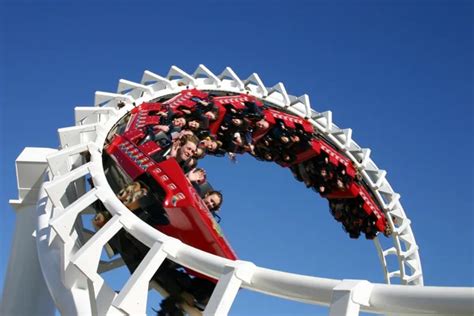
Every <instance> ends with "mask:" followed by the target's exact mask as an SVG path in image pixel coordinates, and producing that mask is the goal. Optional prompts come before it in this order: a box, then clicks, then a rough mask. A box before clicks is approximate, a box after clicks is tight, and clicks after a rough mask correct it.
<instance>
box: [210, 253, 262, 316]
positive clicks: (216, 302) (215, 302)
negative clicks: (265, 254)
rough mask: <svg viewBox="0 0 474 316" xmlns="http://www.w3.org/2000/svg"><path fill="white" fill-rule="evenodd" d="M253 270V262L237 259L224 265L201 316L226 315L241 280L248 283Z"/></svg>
mask: <svg viewBox="0 0 474 316" xmlns="http://www.w3.org/2000/svg"><path fill="white" fill-rule="evenodd" d="M254 270H255V265H254V264H253V263H251V262H245V261H239V260H237V261H235V262H233V264H232V265H228V266H226V267H225V268H224V273H223V274H222V276H221V278H220V279H219V282H217V286H216V288H215V289H214V292H213V293H212V296H211V299H210V300H209V303H207V307H206V309H205V310H204V313H203V316H211V315H218V316H224V315H227V314H228V313H229V310H230V308H231V306H232V303H233V302H234V299H235V297H236V295H237V292H238V291H239V289H240V286H241V285H242V282H245V283H250V282H251V280H252V275H253V272H254Z"/></svg>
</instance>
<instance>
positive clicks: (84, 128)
mask: <svg viewBox="0 0 474 316" xmlns="http://www.w3.org/2000/svg"><path fill="white" fill-rule="evenodd" d="M58 134H59V142H60V143H61V147H62V148H65V147H70V146H75V145H79V144H81V143H88V142H93V141H95V139H96V136H97V124H86V125H79V126H71V127H64V128H60V129H58Z"/></svg>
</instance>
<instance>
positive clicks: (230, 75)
mask: <svg viewBox="0 0 474 316" xmlns="http://www.w3.org/2000/svg"><path fill="white" fill-rule="evenodd" d="M218 77H219V79H220V80H221V82H223V83H224V82H228V83H230V86H231V87H234V88H237V89H239V90H240V91H243V90H245V84H244V83H243V82H242V80H240V78H239V76H237V75H236V73H235V72H234V71H233V70H232V68H230V67H226V68H225V69H224V71H223V72H222V73H221V74H220V75H219V76H218Z"/></svg>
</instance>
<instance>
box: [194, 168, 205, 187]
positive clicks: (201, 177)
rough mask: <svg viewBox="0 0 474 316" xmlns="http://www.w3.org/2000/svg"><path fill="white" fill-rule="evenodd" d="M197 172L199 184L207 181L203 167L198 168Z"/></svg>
mask: <svg viewBox="0 0 474 316" xmlns="http://www.w3.org/2000/svg"><path fill="white" fill-rule="evenodd" d="M195 173H196V174H197V175H198V178H197V179H196V181H195V182H197V183H198V184H203V183H204V182H206V171H204V169H202V168H196V170H195Z"/></svg>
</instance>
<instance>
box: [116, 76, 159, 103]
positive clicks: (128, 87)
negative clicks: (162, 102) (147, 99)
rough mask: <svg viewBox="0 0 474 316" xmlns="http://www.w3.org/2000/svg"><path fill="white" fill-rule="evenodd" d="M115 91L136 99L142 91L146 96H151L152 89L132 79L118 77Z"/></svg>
mask: <svg viewBox="0 0 474 316" xmlns="http://www.w3.org/2000/svg"><path fill="white" fill-rule="evenodd" d="M117 93H119V94H122V95H130V96H131V97H132V98H134V99H138V98H140V97H141V96H142V94H143V93H145V94H147V95H148V96H152V95H153V89H152V88H151V87H148V86H145V85H142V84H139V83H136V82H133V81H129V80H126V79H120V80H119V84H118V87H117Z"/></svg>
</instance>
